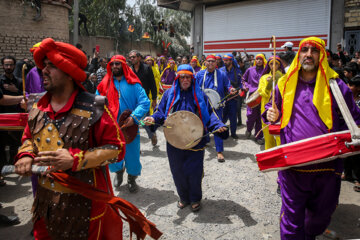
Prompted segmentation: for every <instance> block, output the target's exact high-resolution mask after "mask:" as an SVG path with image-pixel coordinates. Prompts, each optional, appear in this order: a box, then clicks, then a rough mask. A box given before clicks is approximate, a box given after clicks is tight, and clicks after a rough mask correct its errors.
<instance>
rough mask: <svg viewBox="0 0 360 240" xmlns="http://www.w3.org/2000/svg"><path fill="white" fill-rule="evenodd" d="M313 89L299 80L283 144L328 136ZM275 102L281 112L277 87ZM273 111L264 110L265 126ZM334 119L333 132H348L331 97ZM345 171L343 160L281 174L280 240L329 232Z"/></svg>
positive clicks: (358, 116)
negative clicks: (268, 116)
mask: <svg viewBox="0 0 360 240" xmlns="http://www.w3.org/2000/svg"><path fill="white" fill-rule="evenodd" d="M336 81H337V83H338V85H339V88H340V90H341V92H342V93H343V95H344V99H345V101H346V103H347V105H348V107H349V110H350V112H351V114H352V116H353V118H354V120H355V122H356V123H357V124H359V123H360V110H359V109H358V107H357V106H356V104H355V102H354V100H353V96H352V93H351V91H350V89H349V88H348V87H347V86H346V84H345V83H344V82H343V81H342V80H340V79H336ZM314 88H315V79H314V80H312V81H310V82H304V81H302V79H301V78H299V81H298V84H297V88H296V93H295V97H294V104H293V110H292V114H291V118H290V121H289V123H288V125H287V126H286V127H285V128H284V129H282V130H281V132H280V138H281V143H282V144H285V143H291V142H294V141H298V140H302V139H305V138H309V137H314V136H319V135H322V134H325V133H328V131H327V128H326V125H325V124H324V123H323V122H322V120H321V119H320V117H319V114H318V111H317V109H316V107H315V106H314V104H313V103H312V99H313V93H314ZM275 102H276V105H277V108H278V109H281V107H282V98H281V95H280V92H279V89H278V87H276V92H275ZM270 107H271V102H269V103H268V104H267V105H266V106H265V109H266V111H265V112H264V113H263V115H262V117H263V119H264V120H265V121H264V122H267V121H266V112H267V109H269V108H270ZM332 116H333V129H332V130H331V132H337V131H341V130H345V129H347V127H346V125H345V122H344V120H343V119H342V117H341V115H340V110H339V107H338V104H337V103H336V101H335V98H334V97H332ZM280 118H281V116H279V119H280ZM299 154H301V153H299ZM342 171H343V166H342V160H341V159H336V160H333V161H330V162H324V163H319V164H313V165H308V166H304V167H296V168H290V169H287V170H282V171H279V184H280V188H281V197H282V207H281V214H280V216H281V218H280V219H281V220H280V234H281V239H315V237H316V236H317V235H320V234H322V233H323V232H324V231H325V230H326V228H327V226H328V225H329V224H330V220H331V215H332V214H333V212H334V211H335V209H336V206H337V204H338V202H339V195H340V185H341V179H340V176H341V173H342Z"/></svg>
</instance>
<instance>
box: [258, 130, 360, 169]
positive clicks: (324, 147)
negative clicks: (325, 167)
mask: <svg viewBox="0 0 360 240" xmlns="http://www.w3.org/2000/svg"><path fill="white" fill-rule="evenodd" d="M349 142H351V134H350V131H342V132H334V133H328V134H324V135H320V136H316V137H312V138H307V139H304V140H300V141H296V142H292V143H288V144H284V145H280V146H277V147H274V148H270V149H268V150H265V151H262V152H259V153H258V154H256V155H255V156H256V160H257V163H258V165H259V168H260V171H263V172H267V171H278V170H284V169H287V168H291V167H300V166H306V165H311V164H316V163H321V162H328V161H331V160H334V159H336V158H346V157H348V156H351V155H355V154H359V153H360V146H354V145H349V146H346V143H349Z"/></svg>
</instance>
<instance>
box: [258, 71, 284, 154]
mask: <svg viewBox="0 0 360 240" xmlns="http://www.w3.org/2000/svg"><path fill="white" fill-rule="evenodd" d="M282 75H283V74H282V73H281V72H280V71H277V72H276V76H277V78H278V79H279V78H280V77H281V76H282ZM269 76H272V75H271V74H270V73H268V74H265V75H263V76H262V77H261V78H260V80H259V86H258V92H259V94H260V95H261V113H263V112H264V111H265V105H266V104H267V103H268V102H269V100H270V96H271V91H272V86H271V87H270V88H268V89H266V87H267V85H268V81H267V80H266V79H267V78H268V77H269ZM261 125H262V128H264V127H265V126H266V124H265V123H264V122H263V121H262V119H261ZM263 133H264V139H265V149H269V148H272V147H275V146H278V145H280V144H281V143H280V137H275V138H274V136H273V135H270V133H269V128H268V127H267V128H265V129H263Z"/></svg>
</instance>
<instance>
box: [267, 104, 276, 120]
mask: <svg viewBox="0 0 360 240" xmlns="http://www.w3.org/2000/svg"><path fill="white" fill-rule="evenodd" d="M266 118H267V120H268V121H270V122H276V121H277V120H278V118H279V110H278V109H277V107H276V105H275V109H274V108H272V107H271V108H269V109H268V111H267V112H266Z"/></svg>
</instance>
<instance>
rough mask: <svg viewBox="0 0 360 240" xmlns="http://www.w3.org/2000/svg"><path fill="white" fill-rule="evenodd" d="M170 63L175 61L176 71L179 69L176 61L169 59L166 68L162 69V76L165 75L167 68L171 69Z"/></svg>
mask: <svg viewBox="0 0 360 240" xmlns="http://www.w3.org/2000/svg"><path fill="white" fill-rule="evenodd" d="M170 63H174V64H175V66H174V71H175V72H176V71H177V66H176V62H175V61H174V60H173V59H170V60H169V61H168V64H167V66H166V68H164V71H162V73H161V75H160V77H162V76H163V74H164V72H165V71H166V69H169V68H170Z"/></svg>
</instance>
